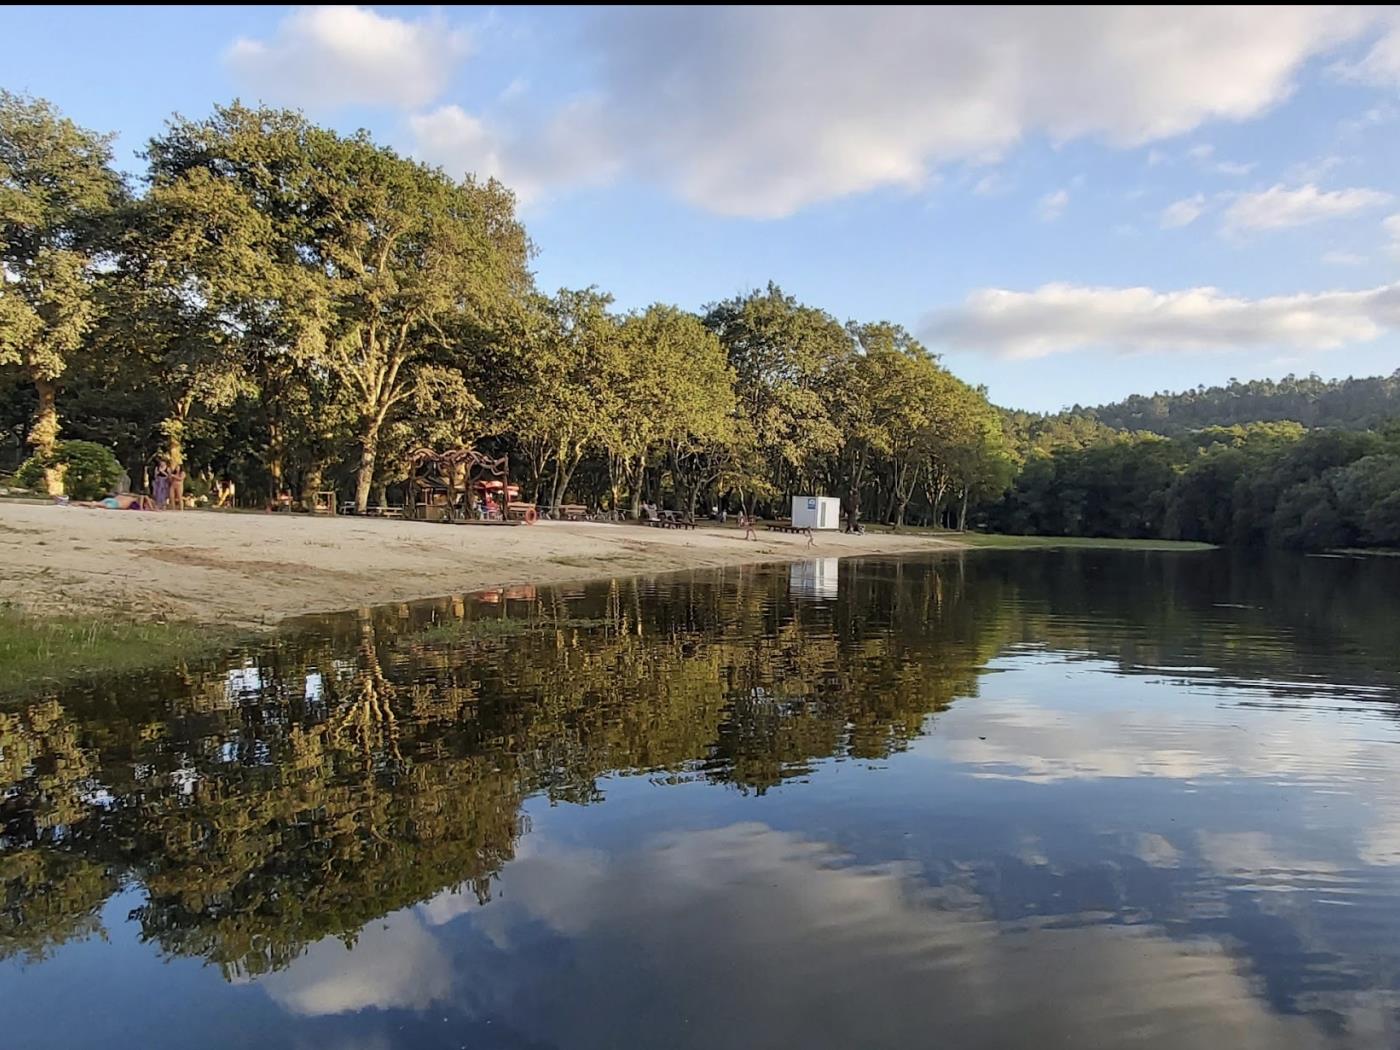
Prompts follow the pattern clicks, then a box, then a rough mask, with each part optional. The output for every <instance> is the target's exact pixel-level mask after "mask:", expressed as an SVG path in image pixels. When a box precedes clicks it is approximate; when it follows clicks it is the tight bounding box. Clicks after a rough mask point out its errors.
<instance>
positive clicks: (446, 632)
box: [413, 617, 608, 642]
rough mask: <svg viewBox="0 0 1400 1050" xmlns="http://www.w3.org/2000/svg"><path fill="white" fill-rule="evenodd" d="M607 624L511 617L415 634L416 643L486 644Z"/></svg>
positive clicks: (448, 624)
mask: <svg viewBox="0 0 1400 1050" xmlns="http://www.w3.org/2000/svg"><path fill="white" fill-rule="evenodd" d="M607 622H608V621H607V620H598V619H588V618H586V617H580V618H568V617H566V618H564V619H559V620H522V619H516V618H512V617H502V618H500V619H497V618H494V617H493V618H492V619H489V620H487V619H482V620H442V621H439V622H438V623H435V624H433V625H431V626H429V627H425V628H423V630H421V631H417V632H415V633H414V635H413V638H414V640H415V641H425V642H460V641H486V640H488V639H495V638H519V637H520V636H521V635H525V634H530V633H532V632H535V631H554V630H562V629H565V628H579V627H582V628H588V627H601V626H603V625H604V624H606V623H607Z"/></svg>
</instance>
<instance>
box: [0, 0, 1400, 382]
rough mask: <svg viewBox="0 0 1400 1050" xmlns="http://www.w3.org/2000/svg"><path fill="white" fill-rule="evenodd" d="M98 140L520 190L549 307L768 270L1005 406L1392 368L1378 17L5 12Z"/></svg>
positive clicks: (1398, 217) (9, 37)
mask: <svg viewBox="0 0 1400 1050" xmlns="http://www.w3.org/2000/svg"><path fill="white" fill-rule="evenodd" d="M4 25H5V30H6V31H5V33H4V34H3V36H0V57H3V66H0V70H3V71H2V72H0V86H4V87H6V88H8V89H10V90H17V91H27V92H29V93H32V94H35V95H40V96H43V97H46V98H48V99H51V100H52V101H54V102H55V103H57V104H58V105H59V106H60V107H61V108H62V109H63V110H65V111H66V112H67V113H68V114H69V115H70V116H72V117H73V118H74V119H75V120H77V121H78V122H79V123H82V124H84V125H86V126H89V127H93V128H97V129H101V130H107V131H115V132H118V133H119V139H118V157H119V160H120V162H121V164H122V165H123V166H124V167H125V168H126V169H127V170H129V171H131V172H134V173H135V172H139V171H140V169H141V164H140V161H139V160H138V159H137V157H136V156H135V151H137V150H139V149H140V148H141V146H142V144H143V143H144V141H145V140H146V139H147V138H149V136H151V135H152V134H154V133H157V132H158V131H159V130H160V128H161V126H162V122H163V121H164V119H165V118H166V117H167V116H168V115H169V114H170V113H172V112H175V111H178V112H180V113H182V114H184V115H186V116H202V115H204V114H206V113H208V112H209V110H210V108H211V107H212V105H213V104H215V103H216V102H223V101H228V100H230V99H232V98H234V97H241V98H243V99H244V100H245V101H266V102H269V103H275V104H280V105H291V106H297V107H300V108H302V109H304V110H305V111H306V112H307V113H308V115H309V116H311V117H312V118H314V119H316V120H318V121H320V122H323V123H326V124H329V125H332V126H335V127H339V128H344V129H353V128H356V127H366V128H369V129H370V130H371V131H372V132H373V133H374V134H375V135H376V137H377V138H379V139H380V140H381V141H384V142H388V143H390V144H392V145H394V146H396V147H397V148H399V149H401V150H403V151H405V152H407V153H411V154H413V155H415V156H419V157H422V158H424V159H426V160H430V161H432V162H434V163H439V164H442V165H443V166H444V167H445V168H447V169H448V170H449V171H451V172H452V173H453V174H460V173H462V172H463V171H466V170H473V171H477V172H480V173H485V174H494V175H497V176H499V177H501V178H502V179H504V180H505V181H506V182H507V183H509V184H510V185H511V186H512V187H514V188H516V189H517V191H518V192H519V193H520V195H521V198H522V214H523V216H524V218H525V221H526V223H527V226H528V228H529V230H530V233H531V236H532V237H533V238H534V240H535V242H536V243H537V245H538V247H539V249H540V251H539V256H538V259H537V260H536V269H537V273H538V278H539V283H540V285H541V287H543V288H545V289H553V288H557V287H560V286H571V287H576V286H582V285H587V284H597V285H599V286H600V287H602V288H604V289H607V290H608V291H611V292H612V293H613V294H614V295H615V296H616V297H617V301H618V304H619V306H621V307H623V308H632V307H640V306H644V305H646V304H647V303H650V302H653V301H665V302H674V303H678V304H680V305H682V306H684V307H687V308H691V309H699V308H700V307H702V306H703V305H704V304H706V303H708V302H711V301H713V300H715V299H719V298H724V297H727V296H730V295H733V294H735V293H738V292H742V291H744V290H746V289H748V288H751V287H754V286H757V285H762V284H763V283H765V282H766V281H768V280H770V279H772V280H776V281H777V282H778V283H779V284H781V285H782V286H783V287H784V289H785V290H787V291H789V292H791V293H793V294H795V295H797V296H798V297H800V298H801V299H803V300H804V301H807V302H810V303H813V304H815V305H820V306H822V307H825V308H826V309H828V310H830V311H831V312H832V313H833V314H835V315H836V316H838V317H840V318H842V319H848V318H852V319H859V320H877V319H888V320H892V321H897V322H899V323H902V324H904V325H906V326H907V327H909V328H910V329H911V330H913V331H915V332H916V333H917V334H919V335H920V336H921V337H922V338H923V339H924V340H925V342H926V343H927V344H928V345H929V346H930V347H931V348H932V349H934V350H935V351H937V352H939V353H941V354H942V355H943V358H944V361H945V362H946V363H947V364H948V365H949V367H951V368H952V369H953V370H954V371H955V372H957V373H958V374H959V375H961V376H963V377H964V378H966V379H968V380H970V381H973V382H977V383H982V384H985V385H986V386H987V387H988V388H989V390H990V392H991V394H992V396H993V398H994V400H996V401H998V402H999V403H1002V404H1006V405H1013V406H1018V407H1026V408H1035V409H1053V408H1057V407H1060V406H1061V405H1066V404H1072V403H1076V402H1078V403H1082V404H1092V403H1096V402H1100V401H1105V400H1111V399H1115V398H1118V397H1121V396H1123V395H1125V394H1128V393H1132V392H1150V391H1152V390H1158V389H1181V388H1184V387H1191V386H1195V385H1197V384H1198V383H1207V384H1209V383H1216V382H1222V381H1224V380H1226V379H1228V378H1230V377H1232V376H1233V377H1239V378H1253V377H1261V376H1279V375H1282V374H1284V373H1287V372H1290V371H1291V372H1297V373H1300V374H1302V373H1307V372H1311V371H1316V372H1318V373H1319V374H1322V375H1324V376H1338V375H1349V374H1351V375H1372V374H1378V373H1389V372H1391V371H1393V370H1395V369H1396V368H1397V367H1400V338H1397V335H1396V329H1397V328H1400V283H1397V282H1400V273H1397V269H1398V268H1400V184H1397V180H1396V176H1395V173H1396V172H1397V171H1400V164H1397V161H1400V135H1397V132H1400V15H1397V14H1396V13H1395V12H1393V11H1392V10H1390V9H1385V8H1381V9H1365V10H1361V9H1350V8H1335V9H1311V8H1303V7H1297V8H1286V9H1285V8H1277V9H1271V10H1270V9H1248V10H1241V9H1236V10H1230V9H1219V8H1212V9H1190V10H1181V11H1162V10H1154V9H1144V8H1136V9H1118V10H1099V9H1092V10H1088V9H1086V10H1076V9H1062V10H1051V9H1019V10H1008V9H989V8H978V9H975V10H973V9H964V10H960V11H957V10H954V11H949V10H936V11H920V10H904V9H887V10H878V9H846V10H840V9H807V10H800V9H798V10H778V9H747V10H740V9H728V10H718V9H691V10H683V9H662V10H631V9H529V8H502V9H485V8H412V7H408V8H381V9H372V8H348V7H340V8H189V9H179V8H125V9H118V8H98V9H92V8H85V9H61V8H10V9H7V11H6V14H5V16H4Z"/></svg>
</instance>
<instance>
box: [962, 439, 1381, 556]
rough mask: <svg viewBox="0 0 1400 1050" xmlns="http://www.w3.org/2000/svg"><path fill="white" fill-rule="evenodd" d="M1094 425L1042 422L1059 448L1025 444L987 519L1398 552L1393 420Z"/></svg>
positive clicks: (1022, 528)
mask: <svg viewBox="0 0 1400 1050" xmlns="http://www.w3.org/2000/svg"><path fill="white" fill-rule="evenodd" d="M1101 427H1102V425H1101V424H1098V423H1097V421H1094V420H1088V421H1085V420H1080V421H1079V424H1078V429H1074V428H1071V427H1069V426H1067V425H1066V424H1065V422H1064V421H1063V420H1060V421H1057V423H1056V424H1054V425H1052V426H1050V427H1049V428H1048V429H1043V430H1042V431H1041V432H1040V435H1039V436H1040V437H1041V438H1042V439H1043V438H1044V435H1045V434H1047V433H1048V434H1052V435H1056V436H1061V437H1063V438H1064V439H1065V443H1064V444H1060V445H1058V446H1052V447H1050V448H1048V449H1047V448H1045V447H1032V448H1031V449H1030V451H1029V452H1028V455H1027V458H1026V460H1025V465H1024V467H1023V468H1022V469H1021V471H1020V473H1019V474H1018V475H1017V477H1016V479H1015V482H1014V484H1013V485H1012V486H1011V487H1010V489H1009V490H1008V491H1007V493H1006V494H1005V496H1004V497H1002V498H1001V499H1000V500H997V501H996V502H994V503H992V504H990V505H989V506H988V507H987V508H986V509H985V511H984V520H985V522H986V523H987V524H989V525H991V526H993V527H996V528H1000V529H1004V530H1006V531H1009V532H1017V533H1035V534H1043V535H1063V536H1079V535H1087V536H1122V537H1140V538H1146V537H1160V538H1165V539H1183V540H1201V541H1205V542H1208V543H1219V544H1237V545H1269V546H1278V547H1287V548H1295V549H1302V550H1326V549H1329V548H1338V547H1400V420H1395V421H1391V422H1390V423H1388V424H1386V425H1385V426H1384V427H1382V428H1380V429H1378V430H1361V431H1349V430H1339V429H1321V428H1319V429H1313V430H1308V429H1306V428H1304V427H1303V426H1301V425H1300V424H1298V423H1294V422H1270V423H1250V424H1246V425H1238V424H1237V425H1235V426H1229V427H1223V426H1211V427H1204V428H1202V429H1200V430H1195V431H1192V432H1189V433H1187V434H1184V435H1182V436H1180V437H1175V438H1167V437H1162V436H1160V435H1157V434H1150V433H1146V432H1138V433H1131V434H1130V433H1124V432H1120V431H1108V432H1106V433H1105V432H1104V431H1103V430H1102V429H1100V428H1101ZM1076 439H1084V440H1083V441H1082V442H1081V443H1076ZM1032 440H1034V439H1033V438H1032Z"/></svg>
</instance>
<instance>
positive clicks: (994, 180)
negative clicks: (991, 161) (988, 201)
mask: <svg viewBox="0 0 1400 1050" xmlns="http://www.w3.org/2000/svg"><path fill="white" fill-rule="evenodd" d="M1010 188H1011V180H1010V179H1008V178H1007V177H1006V176H1005V175H1003V174H1002V173H1001V172H999V171H994V172H992V173H991V174H990V175H983V176H982V177H981V178H980V179H978V180H977V183H976V185H974V186H973V187H972V192H973V193H975V194H977V196H979V197H998V196H1000V195H1001V194H1003V193H1005V192H1006V191H1007V190H1009V189H1010Z"/></svg>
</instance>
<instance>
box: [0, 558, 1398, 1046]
mask: <svg viewBox="0 0 1400 1050" xmlns="http://www.w3.org/2000/svg"><path fill="white" fill-rule="evenodd" d="M1397 713H1400V559H1346V558H1278V559H1271V560H1266V559H1259V558H1255V559H1244V558H1239V557H1234V556H1232V555H1230V554H1228V553H1224V552H1208V553H1191V554H1154V553H1144V552H1095V551H1064V552H993V551H977V552H970V553H968V554H965V555H961V556H956V555H953V556H947V557H943V558H941V559H937V560H933V559H902V560H865V561H846V562H840V563H837V562H834V561H829V562H826V561H819V562H813V563H810V564H804V565H795V566H764V567H754V568H743V569H726V570H719V571H715V572H712V573H710V572H707V573H693V574H686V575H678V576H667V577H660V578H653V579H626V580H618V581H615V582H612V583H601V584H596V585H581V586H578V587H575V588H567V587H566V588H561V589H553V590H544V589H541V590H539V591H538V592H536V591H535V590H533V589H531V588H519V589H516V590H513V591H505V592H497V593H494V594H490V595H478V596H468V597H465V598H460V599H452V600H441V601H434V602H428V603H422V604H415V605H411V606H394V607H389V608H380V609H375V610H366V611H364V612H362V613H359V614H348V615H346V616H343V617H334V618H329V619H326V620H323V621H318V622H316V623H310V624H307V625H306V629H305V630H304V631H302V632H300V633H298V634H297V635H295V636H293V637H288V638H286V639H283V640H281V641H279V642H277V643H276V644H270V645H269V646H268V647H266V648H264V649H259V650H254V651H248V652H244V653H239V654H236V655H234V656H232V657H230V658H228V659H227V660H225V661H221V662H216V663H211V664H208V665H204V666H192V667H187V668H181V669H179V670H178V671H172V672H170V673H168V674H161V675H156V676H144V677H137V678H130V679H125V680H119V681H113V682H101V683H90V684H84V685H82V686H74V687H70V688H66V689H64V690H62V691H60V692H59V693H58V694H57V695H48V696H42V695H35V696H31V697H28V698H12V699H10V700H9V701H7V702H5V703H4V704H3V705H0V892H2V893H3V896H0V904H2V905H3V908H2V910H0V1003H3V1004H4V1010H3V1014H0V1046H3V1047H5V1048H6V1050H11V1048H13V1050H39V1048H49V1047H55V1048H57V1047H62V1048H81V1047H94V1048H102V1050H122V1048H128V1047H133V1048H134V1047H140V1048H143V1050H149V1048H180V1050H189V1048H195V1047H198V1048H214V1047H243V1046H257V1047H259V1048H260V1050H272V1048H281V1047H288V1048H301V1047H307V1048H310V1047H316V1048H330V1050H341V1048H344V1050H352V1048H355V1050H360V1048H363V1050H369V1048H398V1047H404V1048H415V1050H417V1048H429V1047H431V1048H459V1047H470V1048H519V1050H524V1048H532V1050H534V1048H546V1047H559V1048H565V1047H567V1048H574V1047H578V1048H594V1047H599V1048H601V1047H618V1048H642V1047H665V1048H668V1050H673V1048H681V1047H702V1048H706V1050H715V1048H728V1047H736V1048H738V1047H744V1048H747V1047H775V1048H777V1047H781V1048H785V1050H786V1048H792V1047H840V1048H849V1047H916V1046H917V1047H923V1046H929V1047H956V1048H967V1047H988V1048H991V1047H997V1048H1007V1047H1010V1048H1015V1047H1035V1048H1037V1050H1039V1048H1043V1047H1046V1046H1064V1047H1076V1048H1079V1047H1125V1046H1132V1047H1163V1048H1167V1047H1170V1048H1174V1050H1191V1048H1201V1050H1207V1048H1209V1050H1217V1048H1222V1047H1224V1048H1229V1050H1241V1048H1255V1047H1257V1048H1261V1050H1262V1048H1268V1050H1278V1048H1293V1047H1394V1046H1396V1045H1400V719H1397Z"/></svg>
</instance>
